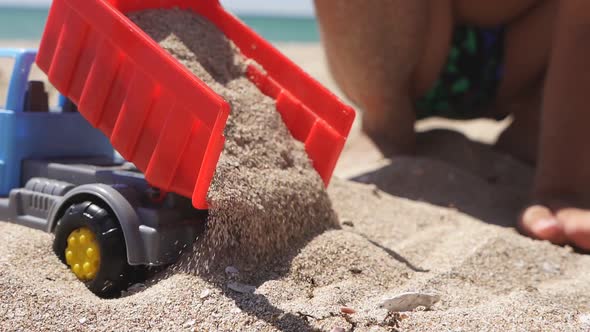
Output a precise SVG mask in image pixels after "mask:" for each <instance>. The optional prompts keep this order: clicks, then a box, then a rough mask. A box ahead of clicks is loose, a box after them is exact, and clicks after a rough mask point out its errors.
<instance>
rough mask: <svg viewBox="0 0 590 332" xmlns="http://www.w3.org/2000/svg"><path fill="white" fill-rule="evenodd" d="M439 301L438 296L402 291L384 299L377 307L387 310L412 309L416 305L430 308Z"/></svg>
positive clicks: (416, 306) (401, 310) (400, 310)
mask: <svg viewBox="0 0 590 332" xmlns="http://www.w3.org/2000/svg"><path fill="white" fill-rule="evenodd" d="M438 301H440V296H439V295H435V294H425V293H403V294H400V295H397V296H394V297H392V298H389V299H386V300H384V301H383V302H382V303H381V304H380V305H379V308H382V309H387V311H389V312H404V311H412V310H414V309H416V308H418V307H425V308H426V309H430V308H431V307H432V306H433V305H434V304H436V303H437V302H438Z"/></svg>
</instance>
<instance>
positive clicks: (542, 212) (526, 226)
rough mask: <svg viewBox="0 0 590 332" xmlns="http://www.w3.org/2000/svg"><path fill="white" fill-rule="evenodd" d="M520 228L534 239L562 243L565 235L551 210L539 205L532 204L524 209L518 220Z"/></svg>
mask: <svg viewBox="0 0 590 332" xmlns="http://www.w3.org/2000/svg"><path fill="white" fill-rule="evenodd" d="M519 227H520V230H521V231H522V232H523V233H524V234H526V235H528V236H530V237H532V238H535V239H539V240H546V241H550V242H552V243H555V244H564V243H565V242H566V236H565V233H564V230H563V227H562V225H561V223H560V222H559V221H558V219H557V218H556V217H555V216H554V215H553V213H552V212H551V210H549V209H548V208H547V207H544V206H541V205H533V206H530V207H528V208H527V209H525V210H524V212H523V213H522V215H521V217H520V222H519Z"/></svg>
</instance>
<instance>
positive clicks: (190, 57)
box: [130, 9, 336, 269]
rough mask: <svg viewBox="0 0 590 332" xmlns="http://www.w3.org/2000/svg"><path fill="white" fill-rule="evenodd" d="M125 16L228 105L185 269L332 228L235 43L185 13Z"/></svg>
mask: <svg viewBox="0 0 590 332" xmlns="http://www.w3.org/2000/svg"><path fill="white" fill-rule="evenodd" d="M130 18H131V20H132V21H134V22H135V23H136V24H137V25H138V26H139V27H140V28H141V29H143V30H144V31H145V32H146V33H147V34H148V35H150V36H151V37H152V38H153V39H154V40H156V41H157V42H158V43H159V44H160V45H161V46H162V48H164V49H165V50H166V51H168V52H169V53H170V54H172V55H173V56H174V57H175V58H176V59H178V60H179V61H180V62H181V63H182V64H183V65H185V66H186V67H187V68H188V69H189V70H190V71H191V72H192V73H194V74H195V75H196V76H197V77H199V78H200V79H201V80H202V81H204V82H205V83H206V84H207V85H208V86H209V87H211V88H212V89H213V90H214V91H215V92H216V93H218V94H219V95H220V96H222V97H223V98H224V99H225V100H227V101H228V102H229V103H230V106H231V113H230V117H229V120H228V123H227V127H226V130H225V136H226V143H225V148H224V151H223V154H222V155H221V159H220V161H219V164H218V166H217V171H216V174H215V177H214V179H213V183H212V185H211V188H210V190H209V197H208V201H209V205H210V209H209V220H208V230H207V232H206V234H205V235H204V236H203V238H201V239H199V241H198V242H197V244H196V245H195V249H194V253H192V254H189V255H186V257H185V259H184V265H185V266H187V267H188V266H189V265H190V268H192V269H199V268H201V267H203V265H209V264H211V260H216V259H215V258H216V257H217V258H223V259H225V260H227V259H228V258H229V257H234V256H236V255H238V254H239V255H240V256H241V258H242V260H243V258H248V260H249V261H252V262H256V261H259V260H260V259H261V258H264V257H265V256H268V254H269V253H272V254H278V253H279V252H280V251H281V250H283V249H285V248H288V247H290V246H293V245H295V242H296V241H300V240H301V239H303V238H305V237H306V236H309V235H311V234H317V233H319V232H321V231H323V230H325V229H327V228H329V227H334V226H335V225H336V218H335V216H334V213H333V211H332V207H331V204H330V200H329V198H328V196H327V194H326V192H325V190H324V188H323V183H322V181H321V179H320V177H319V176H318V175H317V173H316V172H315V170H314V169H313V167H312V166H311V164H310V162H309V160H308V157H307V154H306V152H305V149H304V147H303V144H301V143H299V142H297V141H296V140H294V139H293V137H292V136H291V135H290V133H289V131H288V129H287V127H286V126H285V124H284V123H283V121H282V119H281V116H280V114H279V113H278V112H277V110H276V107H275V103H274V100H272V99H270V98H268V97H266V96H265V95H264V94H262V93H261V92H260V91H259V90H258V88H257V87H256V85H254V83H252V82H251V81H250V80H248V78H247V77H246V66H247V63H246V59H245V58H244V57H243V56H242V55H241V54H240V52H239V50H238V49H237V48H236V47H235V45H234V44H233V43H232V42H230V41H229V40H227V38H226V37H225V36H224V35H223V33H222V32H221V31H219V30H218V29H217V28H216V27H215V26H214V25H213V24H212V23H210V22H209V21H207V20H205V19H203V18H201V17H200V16H198V15H196V14H194V13H192V12H190V11H182V10H179V9H173V10H148V11H142V12H138V13H134V14H131V15H130ZM242 263H244V262H242ZM215 265H219V262H216V263H215Z"/></svg>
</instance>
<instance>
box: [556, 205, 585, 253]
mask: <svg viewBox="0 0 590 332" xmlns="http://www.w3.org/2000/svg"><path fill="white" fill-rule="evenodd" d="M556 217H557V219H558V220H559V222H560V223H561V224H562V225H563V229H564V233H565V235H566V236H567V238H568V240H569V242H571V243H572V244H573V245H575V246H576V247H578V248H580V249H584V250H590V210H582V209H575V208H567V209H562V210H560V211H559V212H558V213H557V214H556Z"/></svg>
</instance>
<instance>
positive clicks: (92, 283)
mask: <svg viewBox="0 0 590 332" xmlns="http://www.w3.org/2000/svg"><path fill="white" fill-rule="evenodd" d="M53 250H54V251H55V253H56V254H57V256H58V257H59V258H60V259H61V261H62V262H64V263H65V264H66V265H68V266H69V268H70V270H71V271H72V272H73V273H74V274H75V275H76V277H78V279H80V280H81V281H83V282H84V283H85V284H86V286H87V287H88V288H89V289H90V290H91V291H92V292H93V293H95V294H96V295H98V296H100V297H113V296H117V295H119V294H120V292H121V290H123V289H126V288H127V286H128V285H129V281H130V275H131V272H132V268H131V267H130V266H129V264H128V263H127V249H126V246H125V237H124V235H123V231H122V230H121V225H120V224H119V221H118V220H117V218H116V217H115V216H114V215H112V213H111V212H110V211H109V210H107V209H105V208H103V207H101V206H99V205H97V204H95V203H93V202H89V201H88V202H83V203H77V204H73V205H71V206H70V207H69V208H68V209H67V210H66V212H65V213H64V215H63V217H62V218H61V219H60V220H59V221H58V223H57V226H56V228H55V240H54V242H53Z"/></svg>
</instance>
